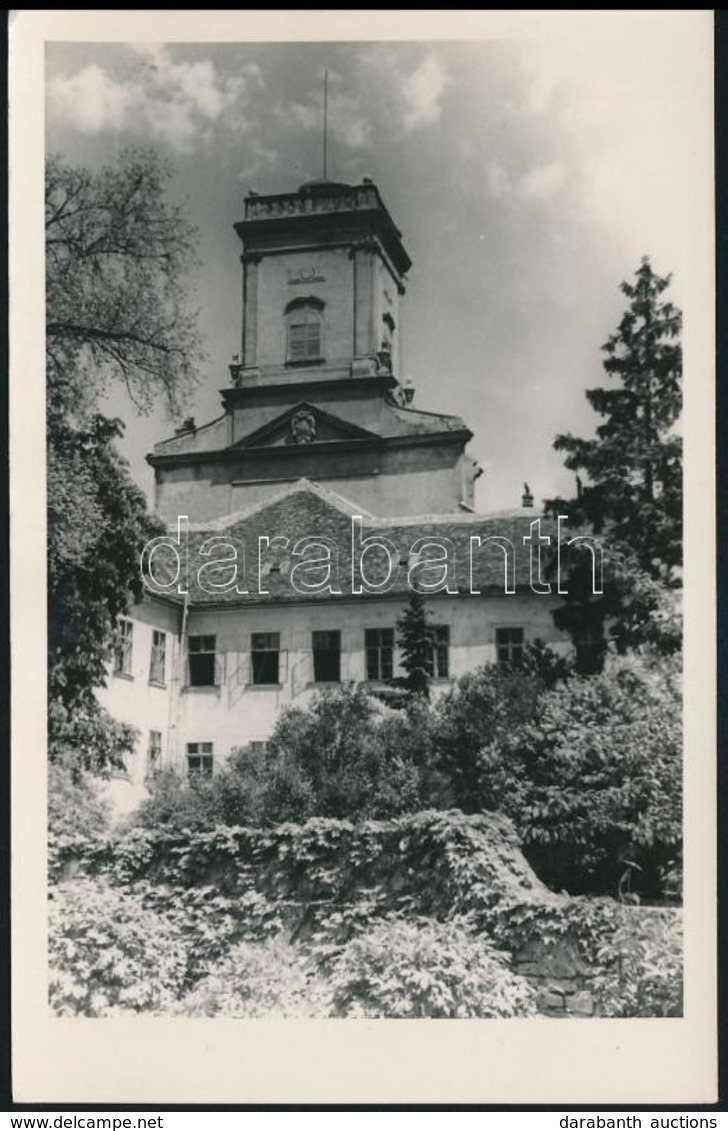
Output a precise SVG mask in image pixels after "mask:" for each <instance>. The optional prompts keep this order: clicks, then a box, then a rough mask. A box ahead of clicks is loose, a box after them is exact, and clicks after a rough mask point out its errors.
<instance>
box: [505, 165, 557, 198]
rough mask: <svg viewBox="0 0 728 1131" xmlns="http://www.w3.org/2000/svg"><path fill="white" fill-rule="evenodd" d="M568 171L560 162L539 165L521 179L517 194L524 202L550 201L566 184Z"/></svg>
mask: <svg viewBox="0 0 728 1131" xmlns="http://www.w3.org/2000/svg"><path fill="white" fill-rule="evenodd" d="M565 180H566V169H565V168H564V166H563V165H562V163H561V162H560V161H551V162H550V163H549V164H548V165H539V166H538V167H537V168H535V169H531V170H530V172H528V173H525V174H524V176H522V177H521V179H520V181H519V182H518V186H517V190H516V191H517V193H518V195H519V196H520V197H521V199H522V200H549V199H550V198H551V197H552V196H554V194H555V193H557V192H558V190H559V189H560V188H561V187H562V185H563V184H564V181H565Z"/></svg>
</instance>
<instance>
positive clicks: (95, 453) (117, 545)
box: [45, 150, 199, 770]
mask: <svg viewBox="0 0 728 1131" xmlns="http://www.w3.org/2000/svg"><path fill="white" fill-rule="evenodd" d="M170 175H171V170H170V169H169V168H168V167H167V166H166V165H165V163H164V162H163V161H162V160H161V159H160V158H159V157H158V156H157V155H156V154H154V153H153V152H146V151H142V150H128V151H125V152H123V153H122V154H121V156H120V157H119V160H118V162H117V163H116V164H115V165H114V166H109V167H106V168H102V169H101V170H99V171H97V172H93V171H91V170H89V169H85V168H80V167H75V166H72V165H69V164H67V163H66V162H65V161H63V160H62V159H61V158H59V157H50V158H49V159H48V162H47V165H46V216H45V220H46V362H47V371H46V377H47V457H48V458H47V466H48V478H47V496H48V582H49V583H48V613H49V633H48V663H49V699H50V704H51V709H50V728H49V730H50V752H51V756H52V757H59V756H62V755H63V754H64V752H68V751H75V752H76V753H77V754H78V755H79V759H80V761H81V762H82V763H83V764H84V765H86V766H87V767H93V768H95V769H97V770H98V769H103V768H104V766H108V765H109V764H111V765H113V764H114V763H116V764H118V763H120V762H121V761H122V760H123V757H124V754H125V752H127V751H128V750H129V749H130V748H131V745H132V744H133V734H132V732H131V729H130V728H128V727H123V726H119V725H118V724H114V723H113V722H112V720H110V719H109V717H108V716H107V715H106V713H105V712H103V711H101V709H100V708H99V706H98V704H97V702H96V699H95V697H94V690H95V688H97V687H99V686H100V685H102V684H103V683H104V679H105V670H106V664H107V662H108V660H109V658H110V655H111V649H112V647H113V640H114V630H115V625H116V620H117V617H118V616H119V614H121V613H124V612H126V611H127V609H128V607H129V605H130V603H131V601H133V600H134V599H136V598H138V597H139V596H140V580H139V568H138V563H139V555H140V552H141V550H142V547H143V546H144V544H145V543H146V542H147V541H148V540H149V539H150V538H151V537H153V536H154V535H155V534H158V533H160V532H161V529H162V527H161V525H160V524H159V523H157V522H156V521H155V520H154V519H153V518H152V517H151V516H150V515H149V514H148V513H147V507H146V500H145V498H144V495H143V494H142V492H141V491H140V490H139V489H138V488H137V487H136V486H135V485H134V483H133V482H132V480H131V477H130V475H129V472H128V468H127V465H126V462H125V461H124V460H123V459H122V458H121V456H120V455H119V453H118V451H117V448H116V441H118V439H119V437H120V436H121V435H122V432H123V424H122V423H121V421H119V420H116V419H114V420H112V419H109V418H108V417H106V416H104V415H102V412H101V411H100V409H101V407H102V402H103V397H104V395H105V394H106V393H107V392H108V390H109V389H110V388H111V387H112V386H113V385H115V384H117V385H118V384H119V383H121V385H122V386H123V387H124V388H125V389H126V391H127V392H128V394H129V396H130V398H131V401H132V403H133V405H134V406H135V408H136V409H137V410H139V411H148V410H149V409H150V408H151V407H152V406H153V405H154V404H155V403H156V402H159V401H161V402H162V403H164V404H165V405H166V407H167V408H168V410H169V411H170V412H175V411H177V410H178V409H179V407H180V406H181V403H182V401H183V400H184V398H185V395H186V393H187V391H188V390H189V387H190V383H191V381H192V379H193V375H194V365H195V361H196V359H197V357H198V355H199V342H198V337H197V332H196V329H195V319H194V316H193V312H192V311H191V309H190V306H189V299H188V294H187V290H186V272H187V271H188V269H189V267H190V266H191V265H192V263H193V261H194V252H193V237H194V232H193V230H192V229H191V228H190V226H189V224H188V223H187V222H186V221H185V219H184V217H183V215H182V212H181V210H180V209H179V208H178V207H176V206H174V205H172V204H170V203H169V201H168V199H167V196H166V187H167V182H168V180H169V178H170Z"/></svg>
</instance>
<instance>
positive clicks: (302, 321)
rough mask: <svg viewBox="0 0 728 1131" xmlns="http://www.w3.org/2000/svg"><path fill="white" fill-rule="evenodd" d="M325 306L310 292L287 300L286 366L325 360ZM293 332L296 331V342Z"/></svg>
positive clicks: (310, 363)
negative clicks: (304, 295) (304, 296)
mask: <svg viewBox="0 0 728 1131" xmlns="http://www.w3.org/2000/svg"><path fill="white" fill-rule="evenodd" d="M325 305H326V304H325V303H324V302H323V301H322V299H319V298H316V297H315V296H313V295H311V296H308V297H306V298H303V297H302V298H295V299H293V300H292V301H291V302H289V303H288V306H287V307H286V310H285V357H286V365H293V366H296V365H301V366H305V365H315V364H316V363H317V362H321V361H323V360H324V308H325ZM293 331H299V335H298V338H299V340H298V341H296V342H294V333H293ZM314 331H315V332H314Z"/></svg>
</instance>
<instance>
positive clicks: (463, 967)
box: [322, 918, 535, 1018]
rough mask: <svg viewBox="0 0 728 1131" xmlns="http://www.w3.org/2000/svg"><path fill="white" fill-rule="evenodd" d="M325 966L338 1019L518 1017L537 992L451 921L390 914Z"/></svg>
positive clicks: (531, 1008)
mask: <svg viewBox="0 0 728 1131" xmlns="http://www.w3.org/2000/svg"><path fill="white" fill-rule="evenodd" d="M322 962H323V969H324V970H325V972H326V974H327V978H328V979H329V981H330V983H331V987H332V990H333V994H334V1013H335V1016H337V1017H391V1018H424V1017H440V1018H445V1017H456V1018H463V1017H488V1018H492V1017H517V1016H528V1015H530V1014H532V1013H534V1012H535V994H534V992H533V990H532V989H531V987H530V986H529V984H528V983H527V982H526V980H525V979H524V978H521V977H519V976H518V975H516V974H514V973H513V972H512V971H511V970H510V968H509V965H508V960H507V957H506V955H505V954H504V953H503V952H502V951H498V950H496V949H495V948H494V947H493V946H492V944H491V943H489V942H488V941H487V940H486V939H485V938H482V937H478V936H476V935H473V934H471V933H470V932H469V931H468V930H467V929H466V928H465V927H463V926H462V925H460V924H458V923H457V922H446V923H439V922H437V921H435V920H432V919H422V918H419V919H418V918H415V919H407V920H405V919H399V918H388V919H383V920H381V921H380V922H378V923H375V924H374V925H373V926H372V927H371V928H370V929H369V930H367V931H364V932H362V933H361V934H358V935H356V936H355V937H354V938H353V939H352V940H351V941H350V942H349V943H347V944H346V945H345V946H344V947H343V948H341V949H338V950H334V952H333V953H331V952H329V951H328V950H326V949H324V951H323V954H322Z"/></svg>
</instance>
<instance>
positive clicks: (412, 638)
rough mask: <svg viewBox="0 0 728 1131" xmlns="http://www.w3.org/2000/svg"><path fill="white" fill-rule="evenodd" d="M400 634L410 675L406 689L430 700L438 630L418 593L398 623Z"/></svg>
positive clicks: (413, 595)
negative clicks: (434, 650)
mask: <svg viewBox="0 0 728 1131" xmlns="http://www.w3.org/2000/svg"><path fill="white" fill-rule="evenodd" d="M397 633H398V636H397V643H398V644H399V647H400V650H401V653H402V667H403V668H404V670H405V672H406V673H407V675H406V678H405V679H404V680H403V681H402V685H403V686H404V687H405V688H406V689H407V691H409V692H411V693H412V694H415V695H424V696H425V697H429V694H430V676H431V674H432V653H433V649H434V647H435V641H436V633H437V630H436V628H435V626H434V624H433V623H432V621H431V617H430V612H429V610H428V609H427V607H426V605H425V602H424V599H423V597H422V594H421V593H418V592H417V590H416V589H414V590H413V591H412V593H411V595H410V599H409V602H408V604H407V607H406V609H405V610H404V612H403V613H402V616H401V617H400V618H399V620H398V621H397Z"/></svg>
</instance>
